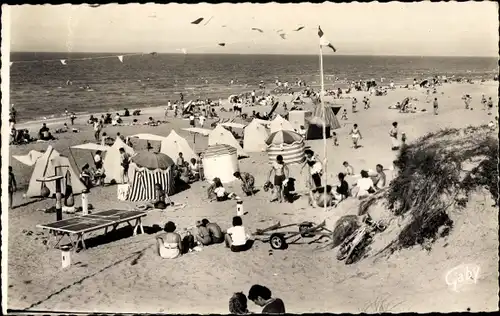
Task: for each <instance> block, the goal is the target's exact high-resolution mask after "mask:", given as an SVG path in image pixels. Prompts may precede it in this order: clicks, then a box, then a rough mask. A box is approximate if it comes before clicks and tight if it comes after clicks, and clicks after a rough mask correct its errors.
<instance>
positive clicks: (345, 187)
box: [334, 172, 349, 201]
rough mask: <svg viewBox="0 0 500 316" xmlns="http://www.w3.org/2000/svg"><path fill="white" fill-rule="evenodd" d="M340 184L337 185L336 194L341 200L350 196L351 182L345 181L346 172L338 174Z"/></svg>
mask: <svg viewBox="0 0 500 316" xmlns="http://www.w3.org/2000/svg"><path fill="white" fill-rule="evenodd" d="M338 178H339V181H340V185H338V186H337V189H336V190H335V193H334V196H335V199H336V200H338V201H340V200H343V199H345V198H347V197H348V196H349V184H348V183H347V181H345V174H343V173H342V172H341V173H339V174H338Z"/></svg>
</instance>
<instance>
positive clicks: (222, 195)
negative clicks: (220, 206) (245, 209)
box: [213, 181, 238, 202]
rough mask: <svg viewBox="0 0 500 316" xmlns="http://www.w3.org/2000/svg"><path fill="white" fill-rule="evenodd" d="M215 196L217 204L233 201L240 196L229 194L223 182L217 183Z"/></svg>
mask: <svg viewBox="0 0 500 316" xmlns="http://www.w3.org/2000/svg"><path fill="white" fill-rule="evenodd" d="M213 193H214V194H215V200H216V201H217V202H224V201H227V200H231V199H236V198H237V197H238V196H237V195H236V194H234V193H233V192H227V191H226V188H224V186H223V185H222V182H220V181H219V182H217V183H215V188H214V189H213Z"/></svg>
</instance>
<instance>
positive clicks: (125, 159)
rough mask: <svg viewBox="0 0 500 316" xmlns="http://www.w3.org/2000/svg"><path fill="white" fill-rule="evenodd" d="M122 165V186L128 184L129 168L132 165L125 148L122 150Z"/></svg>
mask: <svg viewBox="0 0 500 316" xmlns="http://www.w3.org/2000/svg"><path fill="white" fill-rule="evenodd" d="M120 165H121V167H122V169H121V173H122V174H121V178H122V184H124V183H128V167H129V165H130V157H129V155H128V154H127V153H126V152H125V149H124V148H123V147H122V148H120ZM125 180H126V181H125Z"/></svg>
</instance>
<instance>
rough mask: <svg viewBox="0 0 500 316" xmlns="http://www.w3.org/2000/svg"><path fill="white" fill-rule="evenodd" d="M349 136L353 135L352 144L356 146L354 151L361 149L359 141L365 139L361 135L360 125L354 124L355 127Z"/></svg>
mask: <svg viewBox="0 0 500 316" xmlns="http://www.w3.org/2000/svg"><path fill="white" fill-rule="evenodd" d="M349 134H350V135H351V138H352V144H353V146H354V149H358V147H359V145H358V141H359V140H360V139H363V136H362V135H361V132H360V131H359V129H358V124H354V126H353V128H352V130H351V132H350V133H349Z"/></svg>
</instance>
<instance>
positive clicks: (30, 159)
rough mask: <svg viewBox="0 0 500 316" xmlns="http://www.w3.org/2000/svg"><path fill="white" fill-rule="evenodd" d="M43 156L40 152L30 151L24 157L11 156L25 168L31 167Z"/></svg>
mask: <svg viewBox="0 0 500 316" xmlns="http://www.w3.org/2000/svg"><path fill="white" fill-rule="evenodd" d="M41 156H43V153H42V152H39V151H36V150H30V152H29V153H28V154H27V155H24V156H12V157H13V158H15V159H16V160H18V161H20V162H22V163H23V164H25V165H27V166H33V165H34V164H35V163H36V161H37V160H38V158H40V157H41Z"/></svg>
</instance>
